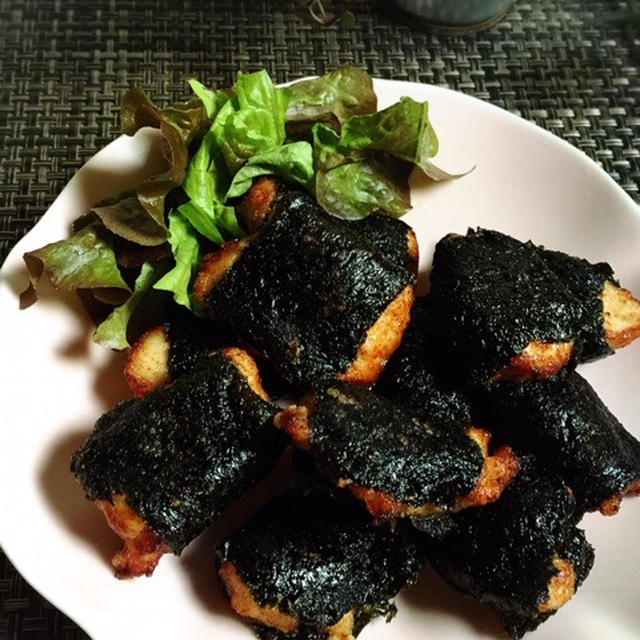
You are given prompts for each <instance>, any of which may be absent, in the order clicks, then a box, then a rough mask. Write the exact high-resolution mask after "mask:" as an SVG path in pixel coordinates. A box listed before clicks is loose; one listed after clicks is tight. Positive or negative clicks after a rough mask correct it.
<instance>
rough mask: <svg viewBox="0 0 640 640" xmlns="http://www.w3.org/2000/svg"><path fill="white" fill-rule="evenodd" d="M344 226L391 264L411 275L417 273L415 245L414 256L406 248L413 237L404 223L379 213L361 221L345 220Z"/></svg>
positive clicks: (411, 231) (409, 228)
mask: <svg viewBox="0 0 640 640" xmlns="http://www.w3.org/2000/svg"><path fill="white" fill-rule="evenodd" d="M344 224H345V226H346V227H348V228H350V229H352V230H353V232H354V233H355V234H356V235H359V236H360V237H362V239H363V240H365V241H366V242H368V243H369V244H370V245H371V246H373V247H374V248H375V249H376V250H377V251H379V252H380V253H381V254H382V255H383V256H384V257H385V258H387V259H388V260H390V261H391V262H393V264H397V265H399V266H401V267H404V268H405V269H407V270H408V271H410V272H411V273H415V272H416V271H417V268H418V254H417V244H416V247H415V248H416V252H415V254H414V253H413V252H412V251H411V249H410V248H409V247H408V244H409V243H412V242H413V241H410V240H409V238H410V236H413V230H412V229H411V227H410V226H409V225H408V224H407V223H406V222H403V221H402V220H399V219H398V218H392V217H391V216H387V215H383V214H381V213H372V214H371V215H368V216H367V217H366V218H363V219H362V220H354V221H346V220H345V221H344ZM416 242H417V241H416Z"/></svg>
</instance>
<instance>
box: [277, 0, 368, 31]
mask: <svg viewBox="0 0 640 640" xmlns="http://www.w3.org/2000/svg"><path fill="white" fill-rule="evenodd" d="M359 2H362V0H346V1H344V2H333V1H332V0H294V1H287V0H283V1H282V2H281V3H280V4H281V5H282V8H283V9H284V10H286V11H291V12H294V13H297V14H298V15H300V16H302V17H303V18H305V19H307V20H310V21H313V22H317V23H318V24H321V25H322V26H324V27H327V26H329V25H331V24H334V23H336V22H338V21H339V20H340V21H343V22H345V23H347V24H352V23H353V21H354V16H353V14H352V13H351V12H350V11H349V9H350V8H351V7H353V6H354V5H356V4H358V3H359Z"/></svg>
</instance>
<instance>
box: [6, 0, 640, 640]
mask: <svg viewBox="0 0 640 640" xmlns="http://www.w3.org/2000/svg"><path fill="white" fill-rule="evenodd" d="M274 6H276V3H275V2H269V1H263V2H251V1H249V0H229V1H220V2H218V1H214V0H209V1H208V2H202V1H200V0H191V1H189V0H184V1H182V2H176V0H137V1H135V2H132V1H130V0H111V1H106V0H105V1H100V0H94V1H92V2H84V1H80V0H78V1H75V2H74V1H72V0H55V1H53V0H30V1H16V0H0V260H2V259H4V257H5V256H6V254H7V252H8V251H9V249H10V248H11V247H12V246H13V244H14V243H15V242H16V241H17V240H19V239H20V238H21V237H22V236H23V235H24V234H25V233H26V232H27V231H28V230H29V229H30V228H31V227H32V226H33V224H34V222H35V221H37V220H38V218H39V217H40V216H41V215H42V214H43V213H44V211H45V210H46V209H47V207H48V206H49V205H50V204H51V202H52V201H53V199H54V198H55V196H56V194H57V193H58V192H59V191H60V189H61V188H62V187H63V185H64V184H65V183H66V182H67V181H68V180H69V178H70V177H71V176H72V175H73V173H74V172H75V171H76V170H77V169H78V167H80V166H81V165H82V164H83V163H84V162H85V161H86V160H87V159H88V158H89V157H90V156H91V155H92V154H93V153H94V152H95V151H96V150H97V149H99V148H100V147H102V146H104V145H105V144H107V143H108V142H109V141H111V140H112V139H113V138H115V137H116V136H117V135H118V127H119V123H118V101H119V98H120V96H121V94H122V92H123V91H124V90H125V89H126V88H127V87H129V86H130V85H131V84H132V83H139V84H141V85H142V86H143V87H144V88H145V89H147V90H148V91H149V93H150V94H151V95H152V96H153V97H154V99H155V100H156V101H157V102H159V103H161V104H162V103H165V102H167V101H169V100H173V99H177V98H180V97H182V96H184V95H185V94H186V88H185V84H184V82H183V81H184V79H185V78H186V77H189V76H191V75H196V76H198V77H199V78H200V79H202V80H203V81H204V82H206V83H208V84H212V85H216V84H217V85H220V84H223V85H226V84H229V83H231V82H232V80H233V77H234V74H235V71H236V70H237V69H238V68H240V69H243V70H255V69H258V68H260V67H266V68H267V70H268V71H269V72H270V73H271V74H272V76H273V77H274V78H275V79H276V80H278V81H284V80H286V79H293V78H297V77H300V76H303V75H309V74H316V73H321V72H324V71H325V70H328V69H331V68H333V67H335V66H336V65H338V64H340V63H343V62H351V63H354V64H356V65H359V66H363V67H366V68H367V69H368V70H369V72H370V73H372V74H373V75H375V76H379V77H382V78H394V79H400V80H412V81H417V82H426V83H433V84H437V85H441V86H447V87H450V88H453V89H457V90H459V91H462V92H464V93H468V94H471V95H474V96H477V97H479V98H482V99H484V100H488V101H490V102H493V103H494V104H496V105H498V106H501V107H504V108H506V109H508V110H509V111H512V112H515V113H517V114H519V115H522V116H523V117H525V118H528V119H530V120H533V121H534V122H536V123H537V124H539V125H541V126H542V127H544V128H546V129H548V130H550V131H552V132H553V133H555V134H557V135H559V136H561V137H563V138H565V139H566V140H568V141H569V142H571V143H572V144H574V145H575V146H576V147H578V148H580V149H582V150H583V151H584V152H585V153H587V154H588V155H589V156H590V157H591V158H593V159H595V160H596V161H597V162H599V163H600V164H601V165H602V166H603V167H604V169H605V170H606V171H608V172H609V173H610V174H611V176H612V177H613V178H614V179H615V180H616V181H617V182H618V184H620V185H621V186H622V187H623V188H624V189H625V190H626V191H627V192H628V193H629V194H631V195H632V196H633V197H634V198H637V197H638V194H639V193H640V158H639V155H640V153H639V151H638V150H637V149H636V148H635V147H636V146H637V142H638V137H639V135H640V110H639V107H638V96H639V92H640V78H639V77H638V69H637V66H636V64H637V61H638V57H639V55H640V30H634V29H633V28H632V27H617V26H606V25H603V24H602V23H601V20H600V18H601V16H602V14H603V12H604V11H607V10H611V9H617V8H621V7H624V6H625V3H624V2H622V3H616V2H594V1H591V0H584V1H583V2H571V1H570V2H566V1H562V0H557V1H553V0H540V1H532V2H524V1H519V2H517V3H516V5H515V8H514V9H513V10H512V11H511V13H510V14H509V15H508V16H507V18H506V19H505V20H503V21H502V22H501V23H500V24H498V25H497V26H496V27H494V28H493V29H491V30H489V31H487V32H484V33H481V34H479V35H476V36H475V37H460V38H446V37H438V36H435V35H427V34H424V33H420V32H418V31H415V30H413V29H412V28H410V27H407V26H404V25H401V24H400V23H398V22H396V21H394V20H393V19H392V18H390V17H389V16H388V15H386V14H385V13H384V11H382V10H381V9H380V8H377V7H376V6H375V5H374V3H364V4H362V5H359V8H358V10H357V11H356V13H357V17H358V21H357V25H356V26H355V27H354V28H350V29H341V28H340V27H331V28H328V29H325V30H322V29H320V28H317V27H315V26H311V25H308V24H305V23H303V22H301V21H300V20H299V19H298V18H296V17H294V16H289V15H283V14H281V13H278V12H275V11H274ZM82 637H85V636H84V634H82V633H81V632H80V631H78V630H77V629H76V628H75V627H74V625H73V624H72V623H71V622H69V621H68V619H66V618H65V617H64V616H62V615H60V614H58V613H57V612H56V611H55V609H53V608H52V607H51V606H50V605H48V604H47V603H46V602H44V600H43V599H42V598H41V597H40V596H38V595H37V594H36V593H35V592H34V591H33V590H32V589H31V588H30V587H28V586H27V585H25V583H24V581H23V580H22V579H21V578H20V577H19V576H18V575H17V574H16V573H15V571H14V569H13V568H12V567H11V566H10V564H9V563H8V562H6V561H5V559H4V556H0V639H1V640H5V638H6V639H12V640H14V639H17V638H19V639H20V640H27V639H32V638H33V639H38V640H40V639H57V638H82Z"/></svg>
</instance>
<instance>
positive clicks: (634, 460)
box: [476, 371, 640, 515]
mask: <svg viewBox="0 0 640 640" xmlns="http://www.w3.org/2000/svg"><path fill="white" fill-rule="evenodd" d="M476 408H477V410H478V414H481V415H482V418H481V419H482V420H484V421H486V423H487V424H491V426H492V429H494V430H495V431H497V432H499V434H500V436H501V437H503V438H504V439H505V440H507V441H508V442H509V443H511V444H512V446H513V447H515V448H516V450H517V451H518V452H522V453H530V454H533V455H535V456H536V457H537V458H538V460H540V461H544V463H545V464H546V465H548V466H549V467H550V468H551V469H553V470H554V471H555V472H556V473H557V474H559V475H560V476H561V477H562V479H563V480H564V482H565V483H566V484H567V486H568V487H570V488H571V490H572V491H573V494H574V496H575V499H576V502H577V505H578V509H579V510H580V511H581V512H584V511H594V510H600V511H601V512H602V513H604V514H606V515H613V514H615V513H616V512H617V511H618V508H619V506H620V502H621V500H622V498H623V497H624V496H625V495H636V494H638V493H640V442H639V441H638V440H637V439H636V438H635V437H634V436H633V435H632V434H631V433H629V432H628V431H627V430H626V429H625V428H624V427H623V426H622V424H620V422H619V421H618V420H617V419H616V418H615V416H613V415H612V413H611V412H610V411H609V410H608V409H607V407H606V406H605V405H604V403H603V402H602V400H601V399H600V398H599V397H598V395H597V393H596V392H595V391H594V389H593V388H592V387H591V385H590V384H589V383H588V382H587V381H586V380H585V379H584V378H582V377H581V376H580V375H579V374H578V373H575V372H569V371H566V372H562V373H561V374H559V375H557V376H555V377H554V378H549V379H547V380H537V381H532V382H523V383H520V384H512V383H501V384H494V385H492V387H491V388H490V389H489V390H488V391H483V392H482V393H478V394H477V399H476Z"/></svg>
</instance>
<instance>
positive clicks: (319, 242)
mask: <svg viewBox="0 0 640 640" xmlns="http://www.w3.org/2000/svg"><path fill="white" fill-rule="evenodd" d="M239 210H240V211H241V212H242V213H241V217H242V219H243V220H244V221H245V224H246V225H247V226H248V227H249V228H250V229H252V230H253V229H255V233H254V235H253V236H252V237H250V238H249V239H248V240H244V241H242V242H241V243H238V242H237V241H234V242H231V243H225V244H224V245H222V246H221V248H220V249H219V250H218V251H217V252H215V253H213V254H210V255H208V256H206V257H205V259H204V264H203V268H202V270H201V272H200V273H199V274H198V276H197V278H196V283H195V287H194V289H195V294H196V297H197V299H198V300H199V301H200V302H201V304H202V306H203V307H204V309H205V311H206V312H207V313H208V314H209V316H210V317H212V318H214V319H217V320H220V321H222V322H225V323H226V324H228V325H231V326H232V327H233V328H234V330H235V331H236V332H237V334H238V337H239V338H240V340H241V341H242V343H243V344H245V345H247V347H248V348H251V349H252V350H254V351H255V352H256V353H257V354H259V355H260V356H262V357H264V358H265V359H266V360H267V361H268V362H270V363H271V364H272V365H273V367H274V368H275V369H276V370H277V372H278V373H279V374H280V375H281V376H282V378H283V379H284V380H286V381H287V382H288V383H289V384H291V385H293V386H294V387H297V388H306V387H308V386H310V385H312V384H314V383H315V382H316V381H319V380H323V379H326V378H334V377H339V378H341V379H344V380H349V381H351V382H354V383H357V384H361V385H369V384H371V383H373V382H374V381H375V380H376V378H377V377H378V376H379V374H380V372H381V370H382V368H383V367H384V364H385V363H386V361H387V360H388V359H389V357H390V356H391V354H392V353H393V350H394V349H395V348H397V346H398V344H399V343H400V340H401V337H402V334H403V332H404V330H405V328H406V326H407V323H408V320H409V313H410V309H411V305H412V304H413V284H414V280H415V265H416V263H417V245H416V242H415V236H414V235H413V233H412V232H411V230H410V229H409V227H408V226H407V225H405V224H404V223H402V222H400V221H397V220H393V221H391V222H389V221H387V220H385V221H380V220H377V221H376V220H374V221H373V222H368V223H366V225H364V224H363V225H360V226H358V224H356V223H353V222H347V221H344V220H340V219H338V218H335V217H333V216H330V215H329V214H327V213H325V212H324V211H323V210H322V209H321V208H320V207H319V206H318V204H317V203H316V202H315V201H314V200H313V199H312V198H311V197H310V196H309V195H308V194H306V193H303V192H300V191H295V190H293V189H292V188H290V187H286V186H284V185H281V184H279V183H275V182H274V181H273V179H267V178H264V179H262V180H258V181H257V183H256V185H255V186H254V187H253V188H252V189H251V190H250V192H249V194H248V195H247V196H246V197H245V199H244V201H243V203H242V204H241V205H240V207H239ZM365 226H366V229H365ZM381 226H382V227H384V228H385V229H387V230H389V231H390V233H389V238H386V239H385V240H384V241H383V240H374V238H376V237H377V236H376V234H375V233H373V232H374V230H375V229H376V228H379V227H381ZM391 230H392V231H393V232H391ZM412 269H413V271H412Z"/></svg>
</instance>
